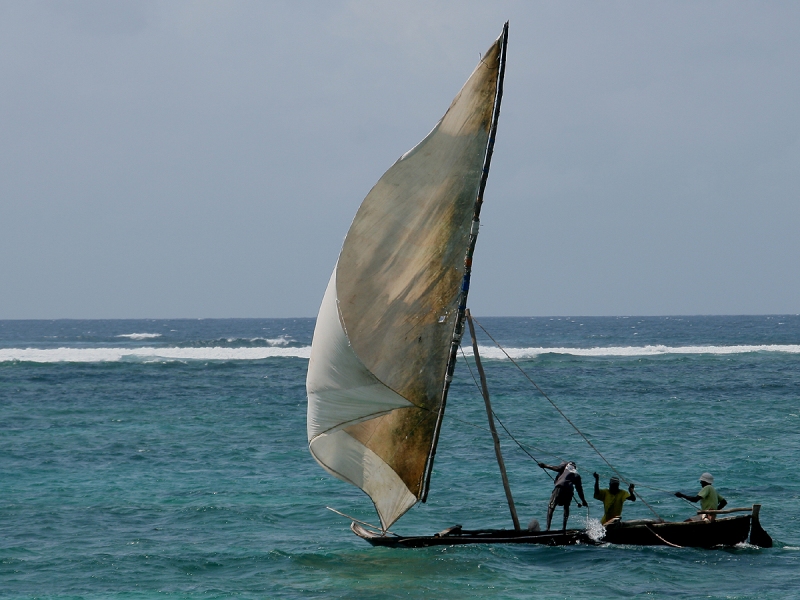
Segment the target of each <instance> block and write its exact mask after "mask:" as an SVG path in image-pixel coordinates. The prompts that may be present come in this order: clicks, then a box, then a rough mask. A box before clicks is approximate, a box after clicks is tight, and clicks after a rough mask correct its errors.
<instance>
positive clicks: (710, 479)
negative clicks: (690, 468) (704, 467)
mask: <svg viewBox="0 0 800 600" xmlns="http://www.w3.org/2000/svg"><path fill="white" fill-rule="evenodd" d="M700 481H703V482H705V483H714V476H713V475H712V474H711V473H703V474H702V475H700Z"/></svg>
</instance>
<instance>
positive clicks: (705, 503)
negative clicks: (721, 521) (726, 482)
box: [675, 473, 728, 521]
mask: <svg viewBox="0 0 800 600" xmlns="http://www.w3.org/2000/svg"><path fill="white" fill-rule="evenodd" d="M713 484H714V476H713V475H712V474H711V473H703V474H702V475H700V491H699V492H698V493H697V495H696V496H687V495H686V494H684V493H683V492H675V495H676V496H677V497H678V498H684V499H685V500H688V501H689V502H698V501H699V502H700V510H721V509H723V508H725V505H726V504H728V501H727V500H725V498H723V497H722V496H720V495H719V494H718V493H717V490H715V489H714V485H713ZM715 518H716V515H702V516H697V517H692V518H691V519H689V520H690V521H699V520H700V519H706V520H709V521H713V520H714V519H715Z"/></svg>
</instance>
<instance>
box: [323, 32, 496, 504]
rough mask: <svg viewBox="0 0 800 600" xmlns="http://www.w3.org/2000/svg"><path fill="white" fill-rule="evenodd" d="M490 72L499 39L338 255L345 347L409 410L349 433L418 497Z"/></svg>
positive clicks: (359, 217) (388, 176)
mask: <svg viewBox="0 0 800 600" xmlns="http://www.w3.org/2000/svg"><path fill="white" fill-rule="evenodd" d="M498 67H499V44H495V45H493V46H492V48H490V50H489V51H488V52H487V53H486V55H484V57H483V59H482V61H481V64H480V65H479V67H478V68H477V69H476V71H475V73H474V74H473V76H472V77H471V78H470V80H469V81H468V82H467V84H466V85H465V86H464V88H463V89H462V90H461V92H460V93H459V95H458V96H456V98H455V100H453V103H452V104H451V106H450V109H449V110H448V112H447V113H446V114H445V116H444V118H443V119H442V121H441V122H440V123H439V124H438V125H437V127H436V128H435V129H434V131H432V132H431V134H429V135H428V137H426V138H425V139H424V140H423V141H422V142H421V143H420V144H419V145H418V146H417V147H416V148H414V149H413V150H412V151H411V152H409V153H407V154H406V155H405V156H404V157H403V158H401V159H400V160H398V161H397V163H395V164H394V166H392V167H391V168H390V169H389V170H388V171H387V172H386V173H385V174H384V176H383V177H382V178H381V179H380V181H378V183H377V184H376V185H375V187H374V188H373V189H372V190H371V191H370V193H369V194H368V195H367V197H366V199H365V200H364V202H363V203H362V205H361V207H360V208H359V210H358V213H357V214H356V217H355V219H354V220H353V224H352V226H351V227H350V231H349V232H348V234H347V238H346V240H345V243H344V247H343V249H342V253H341V255H340V257H339V266H338V270H337V297H338V299H339V310H340V313H341V316H342V320H343V324H344V327H345V331H346V332H347V336H348V338H349V340H350V344H351V346H352V348H353V350H354V351H355V353H356V355H357V356H358V357H359V359H360V360H361V361H362V362H363V363H364V365H365V366H366V367H367V368H368V369H369V370H370V371H371V372H372V373H373V374H374V375H375V376H376V377H377V378H378V379H379V380H380V381H381V382H383V383H384V384H385V385H387V386H388V387H390V388H391V389H393V390H394V391H396V392H397V393H398V394H400V395H401V396H403V397H404V398H406V399H408V400H409V401H410V402H411V403H412V404H413V405H415V406H414V407H409V408H403V409H397V410H394V411H392V412H391V413H389V414H386V415H383V416H381V417H378V418H376V419H372V420H370V421H366V422H363V423H359V424H357V425H352V426H350V427H348V428H347V429H346V431H347V432H348V433H349V434H350V435H352V436H353V437H354V438H356V439H358V440H359V441H361V442H362V443H363V444H364V445H366V446H367V447H368V448H370V449H371V450H372V451H373V452H375V453H376V454H377V455H378V456H380V457H381V458H382V459H383V460H384V461H385V462H386V463H387V464H389V465H390V466H391V467H392V469H394V470H395V472H396V473H397V474H398V475H399V476H400V478H401V479H402V480H403V482H404V483H405V484H406V485H407V487H408V488H409V490H411V492H412V493H414V494H415V495H416V496H417V497H419V493H420V491H421V489H420V488H421V482H422V477H423V474H424V470H425V463H426V460H427V457H428V453H429V450H430V447H431V444H432V441H433V435H434V426H435V421H436V414H437V413H438V411H439V408H440V405H441V399H442V388H443V384H444V377H445V371H446V368H447V360H448V356H449V351H450V339H451V336H452V333H453V327H454V325H455V319H456V315H457V303H458V296H459V290H460V287H461V281H462V278H463V275H464V257H465V253H466V250H467V245H468V242H469V230H470V226H471V221H472V215H473V210H474V205H475V198H476V194H477V189H478V185H479V182H480V177H481V168H482V166H483V158H484V153H485V149H486V143H487V139H488V133H489V127H490V124H491V119H492V109H493V106H494V97H495V92H496V80H497V69H498ZM416 407H419V408H416Z"/></svg>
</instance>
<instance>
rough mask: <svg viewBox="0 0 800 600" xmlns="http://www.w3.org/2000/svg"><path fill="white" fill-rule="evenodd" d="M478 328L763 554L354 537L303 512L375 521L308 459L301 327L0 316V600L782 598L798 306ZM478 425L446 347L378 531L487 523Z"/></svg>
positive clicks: (795, 575) (547, 443)
mask: <svg viewBox="0 0 800 600" xmlns="http://www.w3.org/2000/svg"><path fill="white" fill-rule="evenodd" d="M480 321H481V323H482V324H483V325H484V326H485V327H486V328H487V329H488V330H489V331H490V332H491V333H492V335H493V336H494V337H495V338H497V339H498V341H499V342H500V343H501V344H502V345H503V347H505V348H506V349H507V350H508V352H509V354H510V355H511V356H512V357H513V358H514V360H515V361H518V363H519V364H520V366H522V367H523V368H524V369H525V371H526V372H527V373H528V374H529V375H530V376H531V377H532V378H533V379H534V380H535V381H536V382H537V383H538V384H539V385H540V386H541V387H542V389H544V390H545V391H546V392H547V393H548V395H549V396H550V397H551V398H552V399H553V400H554V401H555V402H556V403H557V404H558V405H559V407H560V408H561V409H562V410H564V411H565V412H566V413H567V414H568V415H569V417H570V418H571V419H572V420H573V421H574V422H575V423H576V424H577V425H578V426H579V427H580V428H581V430H582V431H584V432H585V433H586V434H587V435H588V436H589V437H590V439H591V440H592V442H593V443H594V444H595V445H597V446H598V447H599V448H600V449H601V450H602V451H603V452H604V454H605V455H606V456H607V457H608V458H609V460H611V462H612V463H613V464H614V465H615V466H616V467H617V468H618V469H619V470H620V472H621V473H622V474H623V475H624V476H625V477H626V478H628V479H630V480H631V481H634V482H635V483H636V485H637V490H639V491H640V492H641V494H642V495H643V496H644V498H645V499H646V500H647V501H648V502H649V503H650V504H651V505H652V506H653V508H654V509H655V510H656V511H657V512H658V513H659V514H660V515H661V516H662V517H664V518H666V519H684V518H686V517H688V516H690V515H691V514H693V510H694V509H693V507H692V506H689V505H688V504H687V503H686V502H684V501H681V500H679V499H677V498H675V497H674V495H673V492H674V491H676V490H682V491H684V492H687V493H688V492H694V491H696V490H697V489H698V483H697V478H698V476H699V474H700V473H702V472H703V471H711V472H712V473H713V474H714V475H715V477H716V479H717V482H718V485H717V489H718V490H719V491H720V493H721V494H722V495H723V496H725V497H726V498H727V499H728V502H729V504H730V505H732V506H740V505H749V504H752V503H754V502H761V503H762V504H763V509H762V523H763V524H764V526H765V528H766V529H767V531H768V532H769V533H770V534H771V535H772V536H773V538H774V539H775V541H776V544H775V547H774V548H772V549H769V550H763V549H758V548H754V547H751V546H747V545H744V546H742V547H740V548H733V549H727V550H691V549H682V550H679V549H675V548H665V547H644V548H643V547H573V548H543V547H530V548H526V547H520V546H470V547H439V548H433V549H424V550H390V549H379V548H372V547H370V546H369V545H367V544H366V543H364V542H363V541H362V540H360V539H358V538H356V537H355V536H353V535H352V533H351V532H350V531H349V529H348V525H349V523H348V522H347V520H345V519H342V518H341V517H339V516H337V515H335V514H333V513H331V512H329V511H327V510H326V509H325V507H326V506H333V507H335V508H337V509H338V510H341V511H343V512H345V513H348V514H352V515H354V516H356V517H357V518H359V519H363V520H365V521H368V522H374V521H376V520H377V517H376V515H375V513H374V509H373V508H372V505H371V503H370V501H369V499H368V498H367V497H366V496H365V495H364V494H362V493H361V492H360V491H359V490H357V489H355V488H353V487H352V486H349V485H347V484H345V483H343V482H340V481H338V480H336V479H333V478H331V477H330V476H328V475H327V474H326V473H325V472H324V471H323V470H322V469H321V468H320V467H319V466H318V465H317V464H316V463H315V462H314V460H313V459H312V458H311V456H310V454H309V453H308V450H307V441H306V426H305V412H306V399H305V374H306V368H307V365H308V360H307V359H308V354H309V352H310V345H311V338H312V334H313V328H314V320H313V319H230V320H189V319H185V320H135V321H133V320H130V321H129V320H110V321H70V320H66V321H0V476H1V477H2V482H3V486H2V492H1V493H0V597H2V598H34V597H36V598H64V599H66V598H87V599H99V598H126V599H127V598H133V599H138V598H143V599H144V598H148V599H149V598H161V597H174V598H229V597H235V598H254V599H255V598H273V597H274V598H322V597H324V598H328V597H334V598H399V597H403V598H407V597H431V598H443V597H453V596H459V595H460V596H466V597H470V598H472V597H477V598H484V597H485V598H496V597H501V598H531V597H536V598H565V597H570V598H589V597H591V598H615V597H620V598H622V597H625V598H627V597H630V596H640V595H641V596H648V597H652V598H668V597H669V598H672V597H686V596H689V595H692V596H700V597H706V598H765V597H768V598H797V597H798V592H797V590H798V589H800V472H798V467H797V465H798V464H799V463H800V317H798V316H796V315H789V316H753V317H630V318H624V317H614V318H600V317H593V318H588V317H581V318H578V317H569V318H565V317H562V318H482V319H480ZM480 345H481V352H482V355H485V356H486V358H487V360H486V364H485V367H486V371H487V377H488V380H489V389H490V392H491V394H492V398H493V404H494V408H495V411H496V412H497V415H498V417H499V418H500V419H501V420H502V421H503V423H504V424H505V425H506V426H507V427H508V428H509V429H510V430H511V431H512V432H513V433H514V435H515V436H516V437H517V438H518V439H519V440H520V442H522V443H524V444H525V447H526V449H527V450H528V452H530V453H531V454H532V455H534V456H535V457H536V458H537V459H539V460H544V461H548V462H550V461H553V462H556V461H558V460H560V459H561V458H570V459H573V460H575V461H577V463H578V467H579V469H580V472H581V473H582V475H583V479H584V485H585V487H586V491H587V496H588V497H589V498H591V489H590V488H591V485H592V476H591V474H592V472H593V471H597V472H599V473H600V475H601V477H602V481H603V484H604V485H605V484H606V483H607V481H608V478H609V476H610V475H611V474H612V473H611V471H610V470H609V469H608V467H606V466H605V465H604V464H603V462H602V461H601V460H600V459H599V458H598V456H597V455H596V454H594V453H593V452H592V451H591V449H590V448H589V447H588V446H587V445H586V443H585V442H583V440H582V439H580V437H579V436H577V435H576V434H575V432H574V431H573V430H572V429H571V428H570V427H569V425H568V424H567V423H565V421H564V420H563V419H562V418H561V417H560V416H559V415H558V413H557V412H556V411H555V410H554V409H553V408H552V406H550V404H549V403H548V402H547V401H546V400H545V399H544V398H542V397H541V396H539V395H537V393H536V392H535V390H533V389H531V386H530V384H529V383H528V382H527V381H526V380H525V379H524V378H523V377H522V376H521V374H520V373H519V372H518V371H517V370H516V368H515V367H514V366H513V365H511V364H510V363H509V361H508V360H507V359H506V358H505V357H504V355H503V354H502V352H500V351H499V350H498V349H497V348H496V347H494V346H493V345H492V343H491V341H490V340H489V339H488V338H486V337H485V336H482V334H481V339H480ZM465 355H466V361H467V362H470V363H471V362H472V359H471V357H470V352H469V349H468V348H467V347H465ZM485 420H486V415H485V409H484V407H483V402H482V400H481V397H480V394H479V392H478V391H477V390H476V388H475V384H474V382H473V380H472V377H471V374H470V370H469V369H467V368H466V365H465V358H464V357H462V356H460V357H459V362H458V365H457V367H456V375H455V379H454V382H453V386H452V389H451V394H450V397H449V400H448V409H447V416H446V418H445V421H444V425H443V429H442V438H441V441H440V443H439V447H438V451H437V458H436V465H435V469H434V473H433V478H432V484H431V493H430V496H429V500H428V502H427V503H426V504H421V505H419V506H417V507H415V508H413V509H412V510H411V511H410V512H409V513H408V514H407V515H405V516H404V517H403V518H402V519H401V520H400V521H399V522H398V523H397V524H395V526H394V527H393V530H394V531H397V532H398V533H402V534H426V533H432V532H435V531H439V530H441V529H444V528H445V527H448V526H450V525H453V524H456V523H459V524H463V525H464V526H465V527H471V528H478V527H509V526H510V518H509V517H508V508H507V506H506V504H505V497H504V494H503V490H502V486H501V482H500V476H499V473H498V471H497V464H496V462H495V458H494V452H493V446H492V442H491V438H490V436H489V434H488V433H487V431H486V424H485ZM502 445H503V451H504V454H505V458H506V464H507V468H508V471H509V479H510V483H511V487H512V490H513V491H514V494H515V501H516V504H517V510H518V511H519V513H520V517H521V520H522V521H524V522H525V523H527V522H528V521H530V520H531V519H532V518H536V519H538V520H539V521H540V522H544V516H545V511H546V504H547V499H548V497H549V495H550V491H551V489H552V482H551V481H550V480H549V479H548V478H547V476H546V475H545V474H543V473H542V471H541V470H539V469H538V468H536V467H535V465H534V464H533V462H532V461H531V459H530V458H529V457H528V456H527V455H526V454H525V453H523V452H522V451H521V450H520V449H519V448H518V447H517V446H516V445H515V444H514V443H513V442H512V441H511V440H509V439H508V438H504V439H503V442H502ZM600 514H601V505H600V503H599V502H597V501H592V500H590V508H589V511H588V514H587V512H586V511H585V509H583V510H578V509H574V508H573V516H572V517H571V523H572V525H574V526H583V525H584V524H586V523H595V522H596V519H597V518H598V517H599V516H600ZM649 515H650V513H649V512H648V510H647V508H646V507H645V506H644V504H643V503H640V502H636V503H628V505H627V506H626V507H625V517H627V518H646V517H648V516H649ZM558 518H559V516H558V515H557V519H558ZM587 519H588V521H587Z"/></svg>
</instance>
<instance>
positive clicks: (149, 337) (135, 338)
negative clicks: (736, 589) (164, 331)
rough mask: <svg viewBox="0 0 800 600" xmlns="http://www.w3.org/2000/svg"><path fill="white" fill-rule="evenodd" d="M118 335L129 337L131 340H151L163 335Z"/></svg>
mask: <svg viewBox="0 0 800 600" xmlns="http://www.w3.org/2000/svg"><path fill="white" fill-rule="evenodd" d="M116 337H121V338H128V339H129V340H150V339H153V338H158V337H161V334H160V333H123V334H120V335H118V336H116Z"/></svg>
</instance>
